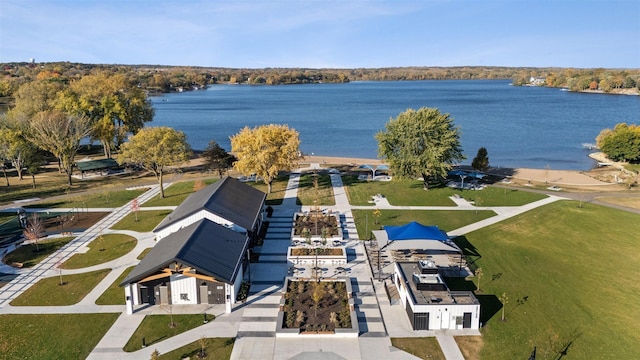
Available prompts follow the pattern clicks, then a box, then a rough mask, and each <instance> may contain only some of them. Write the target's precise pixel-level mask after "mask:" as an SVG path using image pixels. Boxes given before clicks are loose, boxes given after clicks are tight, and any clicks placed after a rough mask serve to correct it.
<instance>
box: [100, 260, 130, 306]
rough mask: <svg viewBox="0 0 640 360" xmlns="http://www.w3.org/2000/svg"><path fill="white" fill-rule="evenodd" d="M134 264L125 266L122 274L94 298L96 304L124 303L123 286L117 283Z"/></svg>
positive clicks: (127, 273)
mask: <svg viewBox="0 0 640 360" xmlns="http://www.w3.org/2000/svg"><path fill="white" fill-rule="evenodd" d="M134 267H135V266H130V267H128V268H126V269H125V270H124V271H123V272H122V274H121V275H120V276H119V277H118V278H117V279H116V281H114V282H113V283H112V284H111V285H109V287H108V288H107V290H105V291H104V292H103V293H102V295H100V297H99V298H97V299H96V305H124V288H121V287H120V286H119V285H120V283H121V282H122V280H124V278H125V277H127V275H129V273H130V272H131V270H133V268H134Z"/></svg>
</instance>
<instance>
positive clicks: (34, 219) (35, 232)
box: [23, 213, 44, 252]
mask: <svg viewBox="0 0 640 360" xmlns="http://www.w3.org/2000/svg"><path fill="white" fill-rule="evenodd" d="M23 233H24V237H26V238H27V239H29V240H31V241H33V243H34V244H35V245H36V252H38V251H40V247H39V246H38V240H40V238H41V237H42V235H43V234H44V224H42V219H41V218H40V215H38V213H31V214H30V215H29V218H28V219H27V228H26V229H24V231H23Z"/></svg>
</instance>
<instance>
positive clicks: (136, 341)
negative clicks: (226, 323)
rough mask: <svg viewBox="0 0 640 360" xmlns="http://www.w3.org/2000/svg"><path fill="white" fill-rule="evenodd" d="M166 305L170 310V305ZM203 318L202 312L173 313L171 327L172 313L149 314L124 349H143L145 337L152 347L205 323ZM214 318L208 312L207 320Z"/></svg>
mask: <svg viewBox="0 0 640 360" xmlns="http://www.w3.org/2000/svg"><path fill="white" fill-rule="evenodd" d="M166 307H167V312H168V311H169V306H168V305H167V306H166ZM203 318H204V316H203V315H202V314H186V315H185V314H180V315H173V322H174V324H175V326H174V327H169V324H170V323H171V315H147V316H145V317H144V320H142V323H140V325H139V326H138V328H137V329H136V331H135V332H134V333H133V335H131V338H129V341H128V342H127V344H126V345H125V346H124V351H127V352H132V351H137V350H140V349H142V338H144V339H145V341H146V344H147V346H150V347H152V346H153V344H155V343H157V342H160V341H163V340H166V339H168V338H170V337H172V336H176V335H178V334H181V333H183V332H185V331H188V330H191V329H193V328H196V327H198V326H200V325H203V321H202V320H203ZM214 318H215V316H213V315H209V314H207V320H209V321H213V319H214ZM194 340H198V339H194Z"/></svg>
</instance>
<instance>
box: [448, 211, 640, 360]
mask: <svg viewBox="0 0 640 360" xmlns="http://www.w3.org/2000/svg"><path fill="white" fill-rule="evenodd" d="M638 219H639V218H638V215H637V214H633V213H628V212H624V211H620V210H616V209H611V208H606V207H601V206H597V205H593V204H586V205H585V206H584V207H582V208H580V207H578V202H576V201H560V202H556V203H553V204H550V205H547V206H544V207H541V208H538V209H535V210H532V211H529V212H527V213H525V214H523V215H520V216H518V217H515V218H512V219H508V220H505V221H503V222H501V223H498V224H495V225H493V226H490V227H487V228H484V229H481V230H478V231H475V232H473V233H470V234H468V235H467V236H466V237H463V238H458V239H457V240H456V242H457V243H458V245H460V246H461V247H462V248H463V249H464V250H465V252H466V253H467V254H468V255H470V258H471V259H472V260H473V261H475V263H474V264H473V265H474V266H479V267H481V268H482V269H483V272H484V274H485V276H484V277H483V281H482V283H481V286H482V293H480V294H479V295H478V298H479V300H480V301H481V303H482V318H481V321H482V322H483V323H484V324H485V326H484V328H483V329H482V334H483V336H482V340H483V343H484V345H483V347H482V350H481V355H480V357H481V358H482V359H516V358H521V359H526V358H527V357H528V356H529V354H530V353H531V351H532V349H533V347H534V346H537V348H538V356H539V357H540V358H554V359H556V358H558V356H559V355H560V353H559V352H560V351H562V350H566V353H567V356H568V357H570V358H572V359H632V358H636V357H637V355H638V344H640V323H639V322H637V321H633V320H632V319H633V318H635V316H636V314H638V313H640V302H639V301H638V293H640V283H639V282H638V281H637V279H638V278H639V277H640V268H639V267H638V264H640V235H639V234H640V221H638ZM474 281H476V280H474ZM471 285H472V286H471V287H473V284H471ZM503 293H506V294H507V296H508V298H509V301H508V303H507V304H506V306H505V315H506V321H504V322H503V321H501V320H500V319H501V303H500V301H499V299H498V297H499V296H500V295H501V294H503ZM612 334H615V336H613V335H612ZM462 346H464V345H462Z"/></svg>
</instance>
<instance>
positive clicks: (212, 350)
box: [158, 338, 235, 360]
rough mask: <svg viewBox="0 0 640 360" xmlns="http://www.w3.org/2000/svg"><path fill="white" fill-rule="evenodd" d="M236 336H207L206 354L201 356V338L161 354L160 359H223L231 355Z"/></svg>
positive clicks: (205, 341) (205, 340)
mask: <svg viewBox="0 0 640 360" xmlns="http://www.w3.org/2000/svg"><path fill="white" fill-rule="evenodd" d="M234 342H235V339H234V338H206V339H204V343H205V354H206V356H204V357H200V349H201V345H200V339H198V340H197V341H194V342H192V343H191V344H188V345H185V346H183V347H181V348H177V349H175V350H173V351H170V352H168V353H166V354H160V357H159V358H158V359H160V360H174V359H185V358H190V359H209V360H223V359H229V358H230V357H231V351H232V350H233V343H234Z"/></svg>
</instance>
